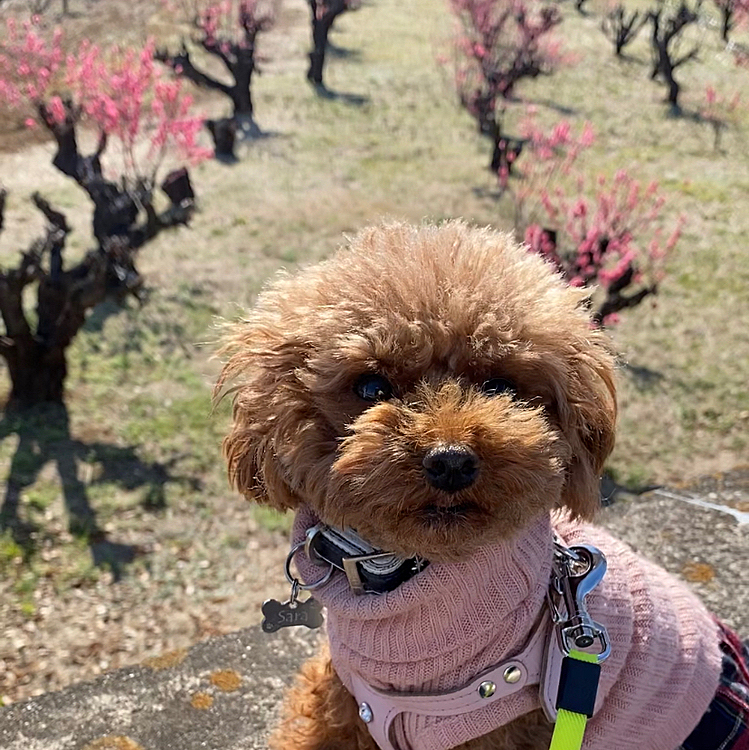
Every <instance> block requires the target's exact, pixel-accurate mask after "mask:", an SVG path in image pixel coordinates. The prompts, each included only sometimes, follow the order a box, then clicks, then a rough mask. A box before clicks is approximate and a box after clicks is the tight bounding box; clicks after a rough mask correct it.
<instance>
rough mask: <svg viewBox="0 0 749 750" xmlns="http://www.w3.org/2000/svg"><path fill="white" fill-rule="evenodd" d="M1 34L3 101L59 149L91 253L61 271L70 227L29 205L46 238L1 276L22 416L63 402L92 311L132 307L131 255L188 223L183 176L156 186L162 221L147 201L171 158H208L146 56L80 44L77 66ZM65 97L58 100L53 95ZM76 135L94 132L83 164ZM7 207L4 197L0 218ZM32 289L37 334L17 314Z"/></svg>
mask: <svg viewBox="0 0 749 750" xmlns="http://www.w3.org/2000/svg"><path fill="white" fill-rule="evenodd" d="M7 29H8V34H7V37H6V40H5V42H4V43H3V44H2V45H0V94H2V95H3V96H4V100H5V101H6V103H8V104H10V105H11V106H14V107H16V108H17V109H18V110H19V111H20V112H22V113H23V116H25V117H26V121H27V124H28V125H29V126H34V125H41V126H43V127H45V128H47V130H49V132H50V133H51V134H52V136H53V137H54V139H55V141H56V143H57V153H56V154H55V156H54V158H53V162H52V163H53V165H54V166H55V167H56V168H57V169H59V170H60V171H61V172H62V173H63V174H65V175H67V176H68V177H70V178H72V179H73V180H74V181H75V182H76V183H77V184H78V185H79V186H80V187H81V188H82V189H83V190H84V191H85V192H86V193H87V195H88V196H89V197H90V198H91V200H92V202H93V205H94V214H93V235H94V237H95V238H96V241H97V246H96V248H95V249H94V250H92V251H90V252H89V253H88V254H87V255H86V256H85V257H84V258H83V260H81V261H80V262H79V263H77V264H76V265H74V266H72V267H70V268H67V269H66V268H65V263H64V259H63V250H64V246H65V238H66V236H67V234H68V233H69V231H70V228H69V226H68V223H67V220H66V218H65V216H64V215H63V214H62V213H60V212H59V211H55V210H54V209H53V208H52V207H51V206H50V205H49V204H48V203H47V202H46V201H45V200H44V199H43V198H42V197H41V196H39V195H35V196H34V203H35V205H36V206H37V208H39V210H40V211H41V212H42V213H43V214H44V216H45V217H46V219H47V222H48V229H47V234H46V237H45V238H43V239H41V240H39V241H37V242H35V243H34V244H32V246H31V248H30V249H29V250H28V251H27V252H25V253H23V254H22V257H21V260H20V262H19V264H18V266H17V267H16V268H10V269H2V270H0V315H1V316H2V319H3V322H4V324H5V334H4V336H2V337H0V354H2V356H3V357H4V358H5V361H6V362H7V364H8V369H9V372H10V377H11V382H12V392H11V397H10V403H11V404H12V405H29V404H32V403H36V402H40V401H61V400H62V397H63V385H64V379H65V375H66V371H67V367H66V349H67V347H68V346H69V345H70V343H71V342H72V340H73V337H74V336H75V334H76V333H77V331H78V330H79V329H80V327H81V326H82V325H83V322H84V321H85V319H86V315H87V311H88V310H90V309H91V308H92V307H94V306H95V305H96V304H98V303H99V302H101V301H102V300H103V299H105V298H106V297H111V296H115V297H117V298H122V297H123V296H125V295H127V294H130V293H132V294H136V295H137V294H138V292H139V290H140V289H141V286H142V280H141V277H140V275H139V274H138V272H137V270H136V268H135V261H134V258H135V253H136V252H137V250H138V249H139V248H140V247H142V246H143V245H144V244H145V243H147V242H149V241H150V240H151V239H153V238H154V237H155V236H156V235H157V234H159V232H161V231H162V230H163V229H165V228H167V227H172V226H176V225H179V224H186V223H187V222H188V221H189V220H190V218H191V216H192V213H193V210H194V197H195V196H194V193H193V190H192V185H191V183H190V178H189V174H188V172H187V170H186V169H185V168H181V169H176V170H173V171H172V172H170V173H169V174H168V175H167V176H166V178H165V179H164V180H163V182H162V184H161V188H162V191H163V192H164V194H165V195H166V196H167V198H168V200H169V205H168V206H167V208H165V209H163V210H162V211H161V212H159V211H157V208H156V205H155V197H154V190H155V187H156V184H157V183H156V180H157V173H158V170H159V169H160V167H161V166H162V164H163V161H164V158H165V157H166V155H167V154H168V153H170V152H171V153H173V154H179V155H181V156H182V157H183V158H185V159H188V160H192V161H195V160H198V159H200V158H204V157H205V156H206V155H208V153H207V151H206V149H202V148H200V147H199V146H198V145H197V143H196V140H195V137H196V134H197V132H198V131H199V129H200V128H201V127H202V124H201V121H200V120H198V119H196V118H192V117H190V116H189V113H188V111H187V110H188V108H189V105H190V100H189V98H186V97H184V96H183V94H182V92H181V82H179V81H162V80H161V79H160V78H159V76H158V72H157V71H156V70H155V69H154V61H153V45H152V44H148V45H146V47H145V48H144V49H143V50H142V51H141V52H140V53H135V52H133V51H124V52H115V53H114V54H113V55H112V56H111V57H109V58H107V59H105V58H104V57H103V55H102V54H101V53H100V52H99V50H98V49H97V48H96V47H94V46H92V45H88V44H85V43H84V44H83V45H81V46H80V47H79V48H78V50H77V52H76V54H74V55H70V56H66V55H65V54H64V53H63V49H62V44H61V34H60V33H59V32H55V33H54V34H53V35H52V36H51V38H50V39H44V38H43V37H42V36H41V35H40V34H39V33H38V30H37V28H35V27H34V25H33V24H31V23H30V24H26V25H24V26H20V27H19V26H16V25H15V24H13V23H12V22H9V24H8V26H7ZM63 86H64V87H65V89H66V90H67V93H66V95H65V97H64V98H63V97H61V96H60V95H58V94H54V93H53V91H55V89H56V88H57V87H63ZM79 124H86V125H88V126H93V127H94V128H96V129H98V131H99V138H98V144H97V146H96V148H95V150H94V152H93V153H91V154H89V155H83V154H81V152H80V150H79V147H78V137H77V135H78V134H77V128H78V125H79ZM110 144H114V145H115V147H117V150H118V151H119V153H120V156H121V163H120V164H119V168H118V169H117V170H116V174H117V176H116V177H114V178H110V177H108V176H107V174H106V173H105V171H104V167H103V164H102V160H103V157H104V154H105V151H106V150H107V147H108V145H110ZM110 151H111V149H110ZM146 164H148V167H147V168H146V166H145V165H146ZM110 167H111V165H110ZM4 203H5V199H4V196H3V201H2V202H1V203H0V208H4ZM1 225H2V221H0V226H1ZM34 283H36V284H37V310H36V321H37V322H36V324H35V328H34V326H33V325H32V323H31V322H30V321H29V318H28V317H27V315H26V313H25V310H24V305H23V298H24V295H25V291H24V290H26V289H27V287H29V285H31V284H34Z"/></svg>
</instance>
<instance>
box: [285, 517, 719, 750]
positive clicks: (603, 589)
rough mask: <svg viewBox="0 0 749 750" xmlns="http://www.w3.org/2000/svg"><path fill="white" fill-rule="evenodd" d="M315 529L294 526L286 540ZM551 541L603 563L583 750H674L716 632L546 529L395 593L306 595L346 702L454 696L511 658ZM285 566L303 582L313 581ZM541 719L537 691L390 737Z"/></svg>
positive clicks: (426, 741)
mask: <svg viewBox="0 0 749 750" xmlns="http://www.w3.org/2000/svg"><path fill="white" fill-rule="evenodd" d="M316 522H317V519H316V518H315V517H314V515H313V514H312V513H311V512H310V511H309V510H307V509H304V510H302V511H300V512H299V513H298V515H297V519H296V523H295V528H294V538H295V539H301V538H303V534H304V531H305V530H306V529H307V528H309V527H311V526H313V525H314V524H315V523H316ZM552 528H553V530H554V531H555V532H556V534H557V535H558V536H559V537H560V539H561V541H562V542H563V543H564V544H566V545H567V546H571V545H573V544H579V543H583V542H587V543H589V544H592V545H594V546H596V547H598V548H599V549H600V550H601V551H602V552H603V553H604V554H605V555H606V558H607V560H608V570H607V573H606V576H605V577H604V580H603V582H602V583H601V584H600V585H599V586H598V587H597V588H596V589H595V590H594V592H593V593H592V594H590V595H589V596H588V598H587V600H586V603H587V605H588V609H589V612H590V614H591V616H592V617H593V618H594V619H595V620H597V621H598V622H600V623H602V624H603V625H605V626H606V628H607V630H608V633H609V638H610V640H611V656H610V657H609V658H608V659H607V660H606V661H605V662H604V663H603V665H602V670H601V683H600V686H599V692H598V701H597V702H596V707H597V708H596V713H595V715H594V717H593V719H591V720H590V721H589V722H588V728H587V730H586V733H585V739H584V742H583V748H584V750H631V749H632V748H637V750H674V748H676V747H677V746H678V745H679V744H680V743H681V742H682V741H683V740H684V739H685V738H686V737H687V736H688V735H689V733H690V732H691V730H692V729H693V728H694V727H695V726H696V725H697V723H698V721H699V719H700V717H701V716H702V714H703V713H704V712H705V710H706V709H707V707H708V704H709V703H710V701H711V700H712V698H713V695H714V693H715V691H716V689H717V686H718V675H719V673H720V663H721V659H720V652H719V648H718V633H717V626H716V625H715V623H714V621H713V620H712V618H711V616H710V614H709V613H708V612H707V610H706V609H705V608H704V606H703V605H702V604H701V603H700V602H699V600H698V599H697V598H696V597H695V596H694V595H693V594H692V593H691V592H690V591H689V590H688V589H687V587H686V586H685V585H684V584H683V583H681V582H679V581H677V580H676V579H674V578H672V577H671V576H669V575H668V574H667V573H665V572H664V571H662V570H661V569H660V568H658V567H656V566H655V565H653V564H651V563H649V562H647V561H646V560H643V559H642V558H641V557H639V556H637V555H635V554H634V553H633V552H632V550H630V549H629V547H627V546H626V545H625V544H623V543H621V542H619V541H617V540H616V539H614V538H612V537H611V536H609V535H608V534H607V533H606V532H605V531H603V530H602V529H599V528H596V527H595V526H589V525H584V524H579V523H574V524H573V523H570V522H569V521H567V520H566V519H564V518H562V517H560V516H557V515H555V516H553V517H552V518H549V517H544V518H541V519H539V520H538V521H537V522H535V523H534V524H533V525H532V526H531V527H529V528H528V529H526V531H525V532H524V533H523V534H522V535H520V536H519V537H517V538H515V539H512V540H507V541H505V542H503V543H501V544H497V545H492V546H487V547H484V548H482V549H480V550H479V551H478V552H476V553H475V554H474V555H473V556H471V558H470V559H468V560H465V561H464V562H461V563H457V564H439V563H432V564H431V565H430V566H429V567H427V568H426V569H425V570H424V571H422V572H421V573H419V574H418V575H416V576H415V577H414V578H412V579H411V580H409V581H407V582H406V583H404V584H402V585H401V586H399V587H398V588H397V589H396V590H395V591H392V592H389V593H386V594H382V595H379V596H376V595H365V596H355V595H354V594H353V593H352V591H351V590H350V588H349V586H348V582H347V581H346V578H345V576H344V575H343V574H338V575H334V576H333V578H332V579H331V580H330V582H329V583H328V584H326V585H325V586H323V587H321V588H319V589H317V590H316V591H315V592H314V595H315V597H316V598H317V599H318V600H319V601H320V602H322V604H324V605H325V607H327V627H328V636H329V639H330V648H331V657H332V660H333V666H334V667H335V670H336V672H337V673H338V675H339V676H340V678H341V679H342V680H343V683H344V684H345V685H346V686H347V687H348V688H349V689H351V675H352V673H357V674H358V675H359V676H360V677H361V678H363V679H364V680H365V681H366V682H367V683H369V684H370V685H372V686H373V687H375V688H377V689H381V690H395V691H399V692H414V693H430V692H439V691H445V690H452V689H455V688H458V687H461V686H462V685H464V684H465V683H468V682H470V681H471V680H472V679H473V678H474V677H476V676H477V675H478V674H479V673H480V672H483V671H484V670H486V669H487V668H489V667H491V666H493V665H495V664H498V663H499V662H502V661H504V660H505V659H507V658H509V657H511V656H514V655H515V654H517V653H518V652H519V651H520V650H521V649H522V647H523V645H524V643H525V641H526V640H527V638H528V635H529V634H530V632H531V630H532V628H533V625H534V623H535V622H536V621H537V619H538V617H539V614H540V613H541V611H542V609H543V608H544V606H545V604H544V597H545V593H546V589H547V587H548V583H549V579H550V575H551V560H552ZM296 561H297V564H298V567H299V570H300V573H301V575H302V578H303V579H304V580H305V581H314V580H318V579H319V578H320V570H321V569H320V568H319V567H316V566H314V565H312V564H311V563H309V561H308V560H307V559H306V557H305V556H304V555H298V556H297V557H296ZM539 705H540V703H539V698H538V687H537V686H534V687H531V686H528V687H525V688H523V689H522V690H520V691H519V692H517V693H515V694H513V695H510V696H508V697H507V698H505V699H502V700H500V701H497V702H495V703H493V704H491V705H488V706H486V707H483V708H481V709H479V710H477V711H473V712H471V713H468V714H463V715H459V716H453V717H434V716H421V715H414V714H405V715H402V716H400V717H398V719H397V720H396V721H395V722H394V724H393V731H392V735H393V740H394V742H395V743H396V746H397V747H398V748H401V750H448V749H449V748H452V747H454V746H455V745H458V744H460V743H462V742H466V741H468V740H470V739H473V738H475V737H479V736H481V735H483V734H486V733H487V732H489V731H491V730H492V729H495V728H496V727H498V726H501V725H503V724H505V723H507V722H509V721H511V720H512V719H514V718H516V717H518V716H520V715H522V714H524V713H527V712H529V711H531V710H533V709H534V708H538V707H539Z"/></svg>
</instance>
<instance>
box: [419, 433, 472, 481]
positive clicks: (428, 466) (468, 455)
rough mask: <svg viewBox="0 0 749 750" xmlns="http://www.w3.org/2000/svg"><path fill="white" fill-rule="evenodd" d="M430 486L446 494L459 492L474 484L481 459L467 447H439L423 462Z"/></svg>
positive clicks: (432, 450)
mask: <svg viewBox="0 0 749 750" xmlns="http://www.w3.org/2000/svg"><path fill="white" fill-rule="evenodd" d="M421 464H422V466H423V467H424V474H425V475H426V478H427V480H428V481H429V484H431V485H432V487H436V488H437V489H438V490H444V491H445V492H457V491H458V490H462V489H465V488H466V487H469V486H470V485H472V484H473V483H474V481H475V480H476V477H477V476H478V474H479V457H478V456H477V455H476V454H475V453H474V452H473V451H472V450H471V449H470V448H469V447H467V446H465V445H439V446H437V447H435V448H432V449H431V450H430V451H429V452H428V453H427V454H426V455H425V456H424V459H423V460H422V462H421Z"/></svg>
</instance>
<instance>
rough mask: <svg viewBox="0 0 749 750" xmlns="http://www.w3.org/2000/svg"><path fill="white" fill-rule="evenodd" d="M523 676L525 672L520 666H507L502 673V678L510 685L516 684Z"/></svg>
mask: <svg viewBox="0 0 749 750" xmlns="http://www.w3.org/2000/svg"><path fill="white" fill-rule="evenodd" d="M522 676H523V673H522V672H521V671H520V668H519V667H507V669H505V671H504V673H503V674H502V679H503V680H504V681H505V682H507V683H509V684H510V685H514V684H515V683H516V682H517V681H518V680H519V679H520V678H521V677H522Z"/></svg>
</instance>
